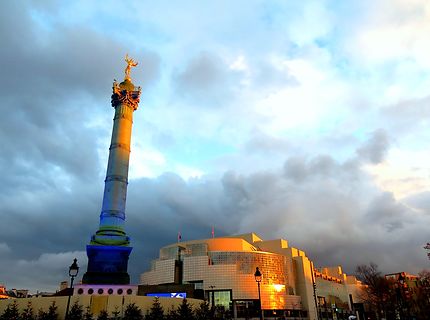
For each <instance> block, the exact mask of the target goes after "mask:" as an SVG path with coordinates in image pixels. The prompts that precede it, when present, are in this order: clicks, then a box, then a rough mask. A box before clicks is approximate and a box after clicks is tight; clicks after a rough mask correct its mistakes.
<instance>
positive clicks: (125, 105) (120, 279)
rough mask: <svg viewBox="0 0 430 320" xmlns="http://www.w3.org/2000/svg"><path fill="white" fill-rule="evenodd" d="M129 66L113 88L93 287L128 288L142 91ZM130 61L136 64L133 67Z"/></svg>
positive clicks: (87, 278)
mask: <svg viewBox="0 0 430 320" xmlns="http://www.w3.org/2000/svg"><path fill="white" fill-rule="evenodd" d="M127 59H128V57H127V58H126V61H127V63H128V65H127V68H128V69H127V68H126V76H125V79H124V81H123V82H121V83H120V84H118V83H117V82H116V81H115V82H114V84H113V88H112V90H113V94H112V107H113V108H115V116H114V119H113V129H112V139H111V144H110V148H109V160H108V166H107V172H106V180H105V188H104V194H103V203H102V210H101V214H100V225H99V229H98V230H97V232H96V233H95V234H94V235H93V236H92V237H91V242H90V244H89V245H87V255H88V269H87V272H86V273H85V275H84V277H83V279H82V282H83V283H91V284H128V283H130V276H129V275H128V273H127V266H128V257H129V255H130V252H131V250H132V247H130V246H129V245H130V238H129V237H128V236H127V234H126V232H125V230H124V223H125V205H126V198H127V184H128V166H129V159H130V142H131V131H132V124H133V112H134V111H135V110H136V109H137V107H138V104H139V98H140V91H141V90H140V87H135V86H134V84H133V83H132V82H131V79H130V75H129V73H130V66H136V65H137V63H135V62H134V61H133V60H131V59H128V60H127ZM130 61H131V62H133V63H134V64H130Z"/></svg>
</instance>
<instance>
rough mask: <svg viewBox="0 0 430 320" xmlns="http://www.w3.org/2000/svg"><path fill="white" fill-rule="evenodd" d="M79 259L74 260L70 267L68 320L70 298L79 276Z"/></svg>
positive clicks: (67, 315)
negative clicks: (74, 282) (75, 280)
mask: <svg viewBox="0 0 430 320" xmlns="http://www.w3.org/2000/svg"><path fill="white" fill-rule="evenodd" d="M77 261H78V259H76V258H75V259H74V260H73V263H72V265H71V266H70V267H69V277H70V290H69V298H68V299H67V307H66V319H68V317H69V307H70V297H71V296H72V294H73V280H74V279H75V277H76V276H77V275H78V272H79V267H78V264H77V263H76V262H77Z"/></svg>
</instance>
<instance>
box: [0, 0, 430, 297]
mask: <svg viewBox="0 0 430 320" xmlns="http://www.w3.org/2000/svg"><path fill="white" fill-rule="evenodd" d="M429 34H430V2H428V1H427V0H378V1H374V0H356V1H353V0H351V1H324V0H319V1H274V0H273V1H270V0H269V1H257V0H246V1H245V0H244V1H241V0H237V1H222V0H221V1H134V0H129V1H126V2H118V1H86V0H80V1H79V0H76V1H24V0H17V1H1V3H0V39H1V40H2V44H1V49H0V70H1V73H0V96H1V102H0V112H1V114H2V117H0V174H1V181H2V183H1V184H0V204H1V205H0V219H1V223H0V257H1V258H0V283H3V284H5V285H6V286H7V288H18V289H21V288H27V289H30V291H32V292H35V291H37V290H39V291H54V290H56V289H58V286H59V283H60V282H61V281H63V280H67V278H68V274H67V273H68V267H69V266H70V264H71V263H72V261H73V258H75V257H76V258H77V259H78V264H79V265H80V267H81V269H80V273H79V276H78V280H79V279H80V277H81V276H82V275H83V274H84V273H85V270H86V264H87V258H86V253H85V246H86V245H87V244H88V243H89V240H90V237H91V235H92V234H94V232H95V231H96V230H97V229H98V223H99V214H100V209H101V201H102V196H103V187H104V182H103V181H104V178H105V173H106V166H107V158H108V151H109V150H108V148H109V143H110V135H111V130H112V118H113V113H114V110H113V109H112V107H111V104H110V96H111V94H112V83H113V81H114V79H118V80H122V79H123V77H124V68H125V62H124V56H125V54H126V53H128V54H129V55H130V56H131V57H133V58H134V59H135V60H137V61H138V62H139V65H138V66H137V67H136V68H133V70H132V73H131V76H132V79H133V82H134V84H135V85H139V86H141V87H142V94H141V99H140V100H141V102H140V105H139V109H138V110H136V111H135V113H134V124H133V136H132V146H131V149H132V151H131V160H130V173H129V185H128V195H127V210H126V215H127V221H126V231H127V234H128V235H129V236H130V237H131V239H132V246H133V248H134V249H133V251H132V254H131V256H130V261H129V272H130V274H131V276H132V282H133V283H137V282H138V276H139V274H140V273H142V272H144V271H147V270H148V268H149V261H150V260H151V259H155V258H157V257H158V250H159V248H160V247H161V246H164V245H167V244H171V243H174V242H176V240H177V234H178V232H181V234H182V240H193V239H202V238H209V237H211V229H212V226H214V230H215V235H216V236H223V235H233V234H241V233H248V232H255V233H257V234H258V235H259V236H260V237H262V238H263V239H266V240H269V239H277V238H284V239H287V240H288V241H289V245H290V246H293V247H296V248H300V249H302V250H304V251H305V252H306V253H307V255H308V256H309V258H310V259H311V260H313V261H314V263H315V265H316V266H334V265H342V266H343V269H344V271H346V272H347V273H353V272H354V270H355V268H356V266H357V265H359V264H369V263H370V262H373V263H376V264H377V265H378V266H379V269H380V270H381V271H382V272H384V273H392V272H398V271H407V272H410V273H418V272H419V271H421V270H423V269H425V268H429V267H430V265H429V260H428V259H427V256H426V252H425V250H424V249H423V246H424V245H425V244H426V243H427V242H429V241H430V232H429V225H430V169H429V149H430V130H429V125H430V122H429V118H430V58H429V57H430V42H429V41H428V35H429Z"/></svg>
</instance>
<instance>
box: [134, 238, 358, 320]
mask: <svg viewBox="0 0 430 320" xmlns="http://www.w3.org/2000/svg"><path fill="white" fill-rule="evenodd" d="M257 268H258V270H259V271H260V272H261V277H259V279H257V280H259V282H258V283H256V277H255V273H256V270H257ZM257 286H258V287H259V290H257ZM360 287H361V284H360V282H359V281H357V279H356V278H355V277H354V276H348V275H346V274H344V273H342V269H341V267H339V266H338V267H332V268H321V269H316V268H314V265H313V262H312V261H311V260H309V258H308V257H307V256H306V254H305V252H304V251H302V250H299V249H296V248H292V247H289V246H288V241H287V240H284V239H276V240H263V239H261V238H260V237H258V236H257V235H256V234H254V233H249V234H243V235H237V236H230V237H222V238H210V239H203V240H193V241H185V242H178V243H174V244H171V245H168V246H166V247H163V248H161V249H160V256H159V258H158V259H156V260H153V261H152V264H151V270H149V271H147V272H144V273H143V274H142V275H141V277H140V285H139V294H140V295H158V296H162V295H168V294H180V295H181V296H187V297H189V298H201V299H203V298H204V299H207V300H208V301H209V303H210V304H211V305H212V306H218V307H219V306H221V307H223V308H225V309H227V310H231V312H232V313H233V314H232V316H233V317H234V318H248V317H253V316H254V317H255V316H256V315H257V316H258V310H259V302H260V301H261V308H262V309H263V310H264V316H265V317H277V316H286V317H294V318H296V317H297V318H304V319H318V318H319V319H324V318H331V319H333V318H334V317H336V318H337V319H348V316H349V315H352V314H354V315H355V314H356V313H357V312H360V311H362V310H360V309H361V308H362V304H360V303H359V302H360V301H359V292H360ZM259 294H260V297H259ZM360 313H361V312H360ZM333 316H334V317H333Z"/></svg>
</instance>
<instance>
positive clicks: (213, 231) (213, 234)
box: [212, 226, 215, 238]
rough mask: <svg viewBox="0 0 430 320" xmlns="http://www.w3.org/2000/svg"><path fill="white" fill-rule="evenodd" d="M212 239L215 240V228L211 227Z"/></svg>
mask: <svg viewBox="0 0 430 320" xmlns="http://www.w3.org/2000/svg"><path fill="white" fill-rule="evenodd" d="M212 238H215V228H214V226H212Z"/></svg>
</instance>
